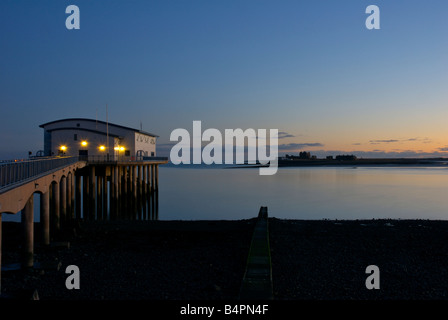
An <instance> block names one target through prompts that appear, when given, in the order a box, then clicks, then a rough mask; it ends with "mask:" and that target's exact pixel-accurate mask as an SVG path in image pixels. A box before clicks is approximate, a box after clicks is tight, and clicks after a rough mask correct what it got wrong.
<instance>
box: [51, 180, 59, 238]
mask: <svg viewBox="0 0 448 320" xmlns="http://www.w3.org/2000/svg"><path fill="white" fill-rule="evenodd" d="M52 189H53V197H52V198H53V199H52V200H53V206H52V207H53V215H52V217H51V219H52V221H53V223H52V225H53V230H54V231H55V233H58V232H59V231H60V230H61V223H60V210H61V204H60V196H59V194H60V192H59V191H60V190H59V184H58V183H53V185H52Z"/></svg>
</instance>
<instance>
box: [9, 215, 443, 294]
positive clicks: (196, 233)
mask: <svg viewBox="0 0 448 320" xmlns="http://www.w3.org/2000/svg"><path fill="white" fill-rule="evenodd" d="M255 222H256V219H248V220H235V221H107V222H101V221H96V222H83V223H82V224H81V225H80V226H79V227H78V228H76V229H75V231H74V232H72V234H71V235H70V237H67V238H66V239H63V240H64V241H65V242H64V241H63V242H61V243H62V245H60V246H50V247H44V246H42V245H41V244H40V243H39V240H38V239H39V231H38V230H39V225H38V224H36V229H35V230H36V232H35V237H36V247H35V252H34V253H35V263H36V266H37V267H36V268H35V269H33V270H29V271H21V270H12V271H3V272H2V295H3V296H9V297H19V296H22V297H23V294H24V293H27V292H28V293H29V292H32V291H37V292H38V296H39V300H50V301H53V300H89V301H91V300H95V301H96V300H153V301H161V300H163V301H171V300H179V301H180V300H183V301H203V300H208V301H216V300H237V299H238V294H239V290H240V287H241V281H242V278H243V276H244V272H245V267H246V260H247V255H248V251H249V248H250V243H251V239H252V232H253V228H254V225H255ZM19 235H20V224H18V223H6V222H4V223H3V254H2V265H3V267H6V266H8V265H11V264H13V263H17V262H19V261H20V241H19V238H20V237H19ZM269 239H270V240H269V241H270V249H271V264H272V281H273V294H274V300H283V301H303V300H306V301H322V300H376V301H381V300H446V299H447V298H448V285H447V284H446V281H445V280H446V279H447V277H448V221H433V220H349V221H345V220H341V221H338V220H319V221H314V220H283V219H276V218H269ZM69 265H76V266H78V267H79V270H80V289H79V290H68V289H67V288H66V286H65V280H66V278H67V277H68V274H66V273H65V270H66V267H67V266H69ZM369 265H376V266H378V268H379V270H380V284H381V287H380V289H379V290H368V289H367V288H366V285H365V281H366V278H367V277H368V274H366V272H365V271H366V267H367V266H369Z"/></svg>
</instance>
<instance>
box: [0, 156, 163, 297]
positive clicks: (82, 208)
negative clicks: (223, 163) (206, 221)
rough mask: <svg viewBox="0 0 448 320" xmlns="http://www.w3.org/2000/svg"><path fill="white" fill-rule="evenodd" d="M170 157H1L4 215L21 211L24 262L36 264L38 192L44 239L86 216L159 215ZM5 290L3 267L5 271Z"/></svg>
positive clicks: (0, 200) (0, 211)
mask: <svg viewBox="0 0 448 320" xmlns="http://www.w3.org/2000/svg"><path fill="white" fill-rule="evenodd" d="M167 162H168V158H165V157H118V156H115V157H113V156H112V157H109V156H67V157H64V156H57V157H37V158H34V159H27V160H15V161H2V162H0V270H1V238H2V223H1V221H2V215H4V214H17V213H19V212H21V223H22V228H23V245H22V260H21V261H20V263H21V267H22V268H33V266H34V258H33V255H34V205H35V204H34V194H40V225H41V228H42V230H41V231H42V232H41V233H42V238H41V239H40V241H41V242H42V244H43V245H50V242H51V240H52V239H55V238H58V237H60V236H62V235H63V234H64V233H65V232H67V231H68V230H70V228H72V227H73V225H74V223H75V222H79V221H82V220H119V219H130V220H151V219H158V214H157V212H158V210H157V208H158V177H159V173H158V171H159V170H158V168H159V165H162V164H166V163H167ZM0 293H1V272H0Z"/></svg>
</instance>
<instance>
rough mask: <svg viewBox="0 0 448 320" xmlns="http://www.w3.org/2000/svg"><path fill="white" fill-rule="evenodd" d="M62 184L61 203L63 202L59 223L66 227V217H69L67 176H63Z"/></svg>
mask: <svg viewBox="0 0 448 320" xmlns="http://www.w3.org/2000/svg"><path fill="white" fill-rule="evenodd" d="M59 186H60V193H59V197H60V203H61V212H60V219H59V223H60V225H61V228H64V227H65V226H66V218H67V178H66V177H62V179H61V183H60V184H59Z"/></svg>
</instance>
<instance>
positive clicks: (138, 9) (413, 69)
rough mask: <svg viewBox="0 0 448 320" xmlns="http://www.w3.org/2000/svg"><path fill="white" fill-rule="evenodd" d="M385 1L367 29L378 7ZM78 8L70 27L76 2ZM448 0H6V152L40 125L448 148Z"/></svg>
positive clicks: (39, 140) (162, 149)
mask: <svg viewBox="0 0 448 320" xmlns="http://www.w3.org/2000/svg"><path fill="white" fill-rule="evenodd" d="M372 4H373V5H376V6H378V7H379V9H380V29H379V30H369V29H367V28H366V26H365V21H366V19H367V18H368V16H369V14H366V12H365V11H366V8H367V6H369V5H372ZM69 5H76V6H78V7H79V10H80V29H79V30H68V29H67V28H66V26H65V22H66V19H67V17H68V16H69V14H67V13H65V10H66V7H67V6H69ZM447 12H448V2H447V1H445V0H437V1H436V0H418V1H417V0H394V1H384V0H369V1H365V0H341V1H334V0H293V1H290V0H276V1H274V0H256V1H255V0H213V1H211V0H157V1H156V0H144V1H137V0H134V1H132V0H127V1H124V0H86V1H84V0H70V1H63V0H40V1H31V0H30V1H25V0H2V1H1V2H0V108H1V117H0V139H1V140H0V141H1V142H0V145H1V148H0V159H12V158H23V157H27V156H28V151H32V152H33V153H35V152H36V151H38V150H41V149H43V129H42V128H39V125H40V124H43V123H46V122H50V121H53V120H58V119H63V118H91V119H99V120H106V106H107V111H108V112H107V113H108V120H109V122H112V123H116V124H120V125H124V126H129V127H133V128H137V129H138V128H140V126H142V128H143V130H145V131H149V132H151V133H155V134H157V135H159V136H160V137H159V139H158V149H157V152H158V154H159V155H168V154H169V150H170V148H171V147H172V145H173V144H175V142H172V141H170V134H171V132H172V131H173V130H175V129H177V128H184V129H187V130H189V131H190V132H191V130H192V124H193V121H197V120H200V121H202V128H203V130H205V129H206V128H216V129H218V130H221V131H222V132H224V130H225V129H236V128H241V129H243V130H244V129H247V128H254V129H268V130H269V129H278V130H279V132H280V138H281V139H279V153H280V154H285V153H288V154H296V153H298V152H300V151H309V152H311V153H312V154H316V155H318V156H325V155H327V154H328V155H330V154H340V153H350V154H356V155H357V156H360V157H426V156H448V125H447V119H448V88H447V84H448V38H447V31H448V20H447V19H446V14H447Z"/></svg>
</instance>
